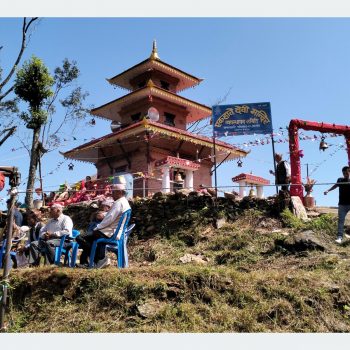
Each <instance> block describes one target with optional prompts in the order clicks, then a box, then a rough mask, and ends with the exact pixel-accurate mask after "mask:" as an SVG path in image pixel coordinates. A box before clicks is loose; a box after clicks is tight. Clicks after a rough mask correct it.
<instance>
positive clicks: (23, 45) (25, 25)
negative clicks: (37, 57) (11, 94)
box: [0, 17, 38, 101]
mask: <svg viewBox="0 0 350 350" xmlns="http://www.w3.org/2000/svg"><path fill="white" fill-rule="evenodd" d="M37 19H38V17H33V18H31V19H30V21H29V22H28V23H27V18H26V17H24V18H23V25H22V43H21V48H20V50H19V53H18V56H17V59H16V61H15V63H14V64H13V66H12V69H11V70H10V72H9V74H8V75H7V77H6V78H5V79H4V80H3V81H2V82H0V91H1V90H2V88H3V87H4V86H5V85H6V84H7V83H8V82H9V80H10V79H11V78H12V76H13V74H14V72H15V71H16V68H17V65H18V63H19V62H20V60H21V58H22V55H23V52H24V50H25V48H26V44H27V40H26V39H27V32H28V30H29V28H30V26H31V24H32V23H33V22H35V21H36V20H37ZM5 96H6V95H5ZM3 98H4V96H0V101H1V100H2V99H3Z"/></svg>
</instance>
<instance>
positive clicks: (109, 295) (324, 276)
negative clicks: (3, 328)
mask: <svg viewBox="0 0 350 350" xmlns="http://www.w3.org/2000/svg"><path fill="white" fill-rule="evenodd" d="M322 220H323V221H320V220H318V221H313V222H311V223H309V224H308V225H309V226H308V227H307V228H310V227H312V228H313V230H314V233H315V236H316V237H317V238H318V239H319V240H320V241H321V242H322V243H324V244H325V246H326V249H325V250H324V251H318V250H305V251H301V252H298V253H291V252H288V251H286V250H285V249H282V248H281V246H280V245H278V244H277V243H276V242H281V241H283V239H286V237H288V236H290V235H292V234H293V232H294V231H295V230H296V229H295V228H293V227H289V228H288V227H282V224H283V223H282V222H281V221H278V220H276V219H271V218H267V217H265V216H264V215H263V214H261V213H259V212H256V211H247V212H246V215H245V216H244V217H241V218H240V219H238V220H237V221H235V222H233V223H229V224H227V225H225V226H224V227H223V228H221V229H214V228H213V227H211V226H204V225H203V226H201V225H198V226H195V227H188V228H185V229H181V230H182V231H181V232H179V235H178V236H174V235H173V236H171V237H170V238H168V239H166V238H164V237H163V238H161V237H153V238H152V239H149V240H140V241H137V240H136V239H134V240H133V241H132V242H131V243H132V244H131V245H130V262H131V267H130V268H129V269H125V270H118V269H116V268H115V267H111V268H108V269H105V270H79V269H66V268H57V267H41V268H37V269H26V270H17V271H13V273H12V278H11V289H10V292H11V310H10V311H11V312H10V318H9V320H8V321H9V322H8V329H9V331H10V332H349V331H350V282H349V279H348V276H349V272H350V271H349V270H350V264H349V261H350V260H349V245H348V244H345V245H343V246H335V245H333V244H332V241H333V233H334V232H333V231H332V230H333V226H332V225H333V223H332V221H331V220H328V219H322ZM284 225H286V223H284ZM298 229H299V228H298ZM274 230H275V231H274ZM191 234H193V235H194V236H195V241H196V243H195V244H193V241H192V242H191V240H188V237H189V236H190V235H191ZM184 254H195V255H196V254H201V255H202V256H204V257H205V258H206V259H207V261H208V262H207V263H206V264H205V265H198V264H195V263H189V264H183V263H182V262H181V261H180V259H179V258H180V257H181V256H183V255H184Z"/></svg>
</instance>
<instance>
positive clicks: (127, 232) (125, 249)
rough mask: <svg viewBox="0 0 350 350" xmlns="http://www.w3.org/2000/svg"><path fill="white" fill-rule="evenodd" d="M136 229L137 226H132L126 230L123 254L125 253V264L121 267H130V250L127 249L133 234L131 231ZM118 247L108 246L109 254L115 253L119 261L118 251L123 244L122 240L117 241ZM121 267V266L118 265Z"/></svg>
mask: <svg viewBox="0 0 350 350" xmlns="http://www.w3.org/2000/svg"><path fill="white" fill-rule="evenodd" d="M134 227H135V224H132V225H130V226H129V227H128V228H127V229H126V230H125V233H124V237H125V238H124V242H123V243H124V247H123V252H124V261H123V264H122V266H121V267H129V256H128V249H127V246H126V245H127V243H128V238H129V236H130V234H131V231H132V230H133V229H134ZM117 242H118V243H117V245H110V244H108V245H107V246H106V248H107V250H108V251H109V252H112V253H115V255H116V256H117V259H118V250H119V245H120V244H121V243H120V240H119V241H117ZM118 266H119V264H118Z"/></svg>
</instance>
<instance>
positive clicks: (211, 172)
mask: <svg viewBox="0 0 350 350" xmlns="http://www.w3.org/2000/svg"><path fill="white" fill-rule="evenodd" d="M230 155H231V153H229V154H228V155H227V156H226V157H225V158H224V159H223V160H222V161H221V162H220V163H219V164H218V165H217V166H216V168H214V169H213V170H211V171H210V175H212V174H213V172H214V171H215V170H216V169H217V168H218V167H219V166H220V165H221V164H222V163H223V162H224V161H225V160H226V159H227V158H228V157H229V156H230Z"/></svg>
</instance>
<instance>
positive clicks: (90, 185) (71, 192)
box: [44, 176, 112, 206]
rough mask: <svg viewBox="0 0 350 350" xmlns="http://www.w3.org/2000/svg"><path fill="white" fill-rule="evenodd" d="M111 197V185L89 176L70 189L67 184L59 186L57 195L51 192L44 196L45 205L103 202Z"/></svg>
mask: <svg viewBox="0 0 350 350" xmlns="http://www.w3.org/2000/svg"><path fill="white" fill-rule="evenodd" d="M111 195H112V192H111V184H110V183H109V182H108V181H106V180H104V179H97V180H94V181H93V180H92V179H91V176H86V178H85V180H82V181H79V182H78V183H76V184H75V185H73V186H72V187H71V186H69V185H68V184H67V183H65V184H63V185H61V186H60V188H59V190H58V191H57V193H55V192H51V193H50V195H49V196H47V195H46V194H44V200H45V204H46V205H48V206H51V205H53V204H61V205H62V206H67V205H69V204H73V203H78V202H84V201H90V200H104V199H106V198H108V197H110V196H111Z"/></svg>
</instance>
